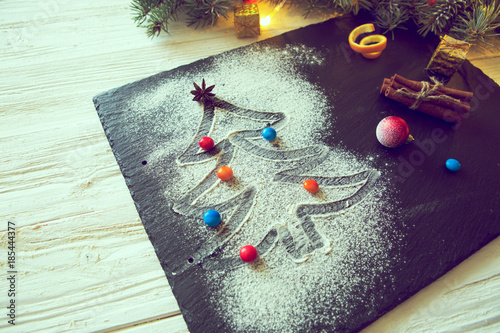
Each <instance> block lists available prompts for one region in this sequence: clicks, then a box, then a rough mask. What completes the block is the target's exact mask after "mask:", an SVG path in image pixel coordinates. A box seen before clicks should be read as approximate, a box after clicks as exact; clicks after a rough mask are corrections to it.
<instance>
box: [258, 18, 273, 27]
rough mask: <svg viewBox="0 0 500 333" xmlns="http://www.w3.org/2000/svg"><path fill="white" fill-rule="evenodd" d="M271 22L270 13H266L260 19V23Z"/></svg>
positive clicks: (266, 23)
mask: <svg viewBox="0 0 500 333" xmlns="http://www.w3.org/2000/svg"><path fill="white" fill-rule="evenodd" d="M269 24H271V15H267V16H266V17H264V18H262V19H260V25H262V26H267V25H269Z"/></svg>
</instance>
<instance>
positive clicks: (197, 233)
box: [130, 45, 395, 332]
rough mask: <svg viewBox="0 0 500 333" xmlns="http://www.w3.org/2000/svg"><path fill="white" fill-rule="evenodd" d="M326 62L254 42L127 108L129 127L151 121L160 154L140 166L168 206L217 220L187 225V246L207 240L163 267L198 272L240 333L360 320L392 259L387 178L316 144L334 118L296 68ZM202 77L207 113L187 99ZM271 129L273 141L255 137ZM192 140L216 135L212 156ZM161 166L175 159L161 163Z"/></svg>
mask: <svg viewBox="0 0 500 333" xmlns="http://www.w3.org/2000/svg"><path fill="white" fill-rule="evenodd" d="M322 57H323V56H322V55H321V54H320V53H319V52H318V51H317V50H315V49H311V48H306V47H304V46H301V45H296V46H287V47H286V48H283V49H276V48H269V47H261V46H255V47H253V48H250V49H249V50H248V49H247V50H242V51H238V52H232V53H229V54H223V55H220V56H216V57H215V58H214V60H213V63H212V65H211V67H210V68H206V67H204V68H200V69H199V70H198V71H197V72H188V73H184V75H183V76H182V77H180V76H179V77H176V78H172V79H165V80H164V81H163V82H161V84H160V85H158V86H157V87H155V88H153V89H150V90H148V91H146V92H144V93H142V94H141V95H138V96H136V97H135V98H134V99H133V101H132V102H131V104H130V110H136V112H132V111H131V113H130V117H151V118H152V119H153V121H152V123H154V124H155V125H154V128H152V129H151V131H152V133H156V134H155V135H153V138H152V139H156V145H157V147H158V148H157V149H156V150H155V151H154V152H153V153H152V154H151V155H150V156H148V165H149V166H150V165H153V166H157V167H154V168H153V167H151V168H149V170H151V171H150V172H156V173H159V175H158V177H157V178H160V179H162V184H161V186H162V187H163V188H164V189H165V192H164V193H165V204H172V203H173V209H174V211H176V212H178V213H180V214H182V215H185V216H186V217H194V218H198V219H199V218H201V216H202V214H203V211H204V210H206V209H209V208H216V209H220V210H221V211H222V215H223V226H221V227H220V228H219V229H217V230H208V231H207V227H205V226H203V225H202V223H200V224H199V226H191V227H190V229H189V233H186V238H187V239H186V240H187V241H188V239H189V238H190V237H192V238H193V239H194V238H196V239H203V240H204V242H203V244H202V246H201V248H200V249H199V250H198V251H197V252H196V253H190V254H186V258H184V259H183V260H182V262H179V263H177V266H176V265H173V266H172V267H174V273H175V272H182V271H184V270H185V269H187V268H189V265H193V264H201V265H202V267H203V268H204V269H206V274H207V276H208V278H207V280H208V281H210V284H208V285H207V287H208V288H211V290H212V291H213V293H212V294H213V297H212V299H211V300H210V302H211V303H212V304H213V306H214V307H215V308H216V309H217V310H218V313H220V315H221V317H223V319H224V320H225V321H226V322H227V323H228V324H229V325H230V327H232V328H233V329H234V330H235V331H252V332H269V331H273V330H274V331H280V332H294V331H297V330H298V329H301V330H307V328H308V327H312V325H314V324H318V323H321V322H322V321H324V323H325V324H328V323H329V325H333V324H334V323H336V321H339V320H342V318H343V317H344V316H343V314H345V313H346V312H348V311H350V307H351V306H352V304H353V303H357V304H359V303H363V306H366V309H367V311H369V310H368V309H370V307H371V306H373V304H375V303H376V302H377V298H376V297H375V296H370V295H371V294H370V292H369V291H370V290H371V289H372V288H373V286H374V285H375V284H376V283H377V281H378V280H377V276H378V275H379V274H380V272H382V271H386V270H388V267H390V266H391V262H392V261H393V260H395V259H394V258H391V257H389V256H388V253H389V251H390V250H391V247H392V243H391V241H392V239H393V238H394V237H393V235H390V234H389V231H388V230H390V224H391V223H393V222H392V219H393V217H392V216H391V215H390V214H388V213H387V212H388V211H390V205H389V203H388V201H389V198H390V196H391V192H390V190H389V188H388V185H387V182H386V181H385V177H384V171H383V170H376V169H375V168H374V166H373V162H372V161H370V158H368V157H363V156H355V155H354V154H352V153H350V152H349V151H347V150H346V149H344V148H342V147H333V148H332V147H326V146H324V145H322V144H321V142H320V136H321V131H322V128H324V127H325V126H326V125H327V124H325V122H326V117H325V115H326V114H329V113H332V112H333V113H335V111H336V110H335V108H334V106H332V105H328V104H327V101H326V98H325V95H324V92H323V91H322V90H321V89H320V88H319V87H316V86H314V85H312V84H311V83H309V82H308V81H306V80H305V78H303V77H301V76H300V75H299V74H297V73H298V71H297V66H300V67H304V66H307V67H311V68H316V69H317V68H319V66H321V63H322V61H323V60H322ZM202 78H205V81H206V82H207V85H212V84H215V89H214V90H213V92H214V93H216V95H217V98H216V101H215V102H214V105H213V109H210V107H209V108H208V109H207V107H206V106H205V110H204V108H203V105H201V104H198V103H196V102H193V101H191V99H192V95H190V94H189V90H192V82H197V83H198V84H199V83H201V79H202ZM225 103H226V104H225ZM328 119H332V117H331V116H328ZM268 123H270V124H271V125H272V126H273V127H274V128H275V129H276V130H277V132H278V140H276V142H267V141H265V140H263V139H261V138H260V137H259V132H260V131H261V130H262V128H264V127H265V126H266V125H267V124H268ZM328 125H329V126H328V128H332V126H330V124H328ZM333 127H334V126H333ZM130 130H134V129H133V128H131V129H130ZM200 136H211V137H212V138H213V139H214V141H215V143H216V145H217V146H216V148H217V151H218V153H217V154H212V155H211V154H210V153H206V152H203V151H201V150H200V149H199V148H198V147H197V146H196V144H197V139H199V138H198V137H200ZM169 159H170V160H171V159H176V160H177V163H176V164H173V167H170V168H167V167H164V166H163V165H164V164H165V161H166V160H169ZM371 159H373V158H371ZM220 165H230V166H231V168H232V169H233V171H234V175H235V177H234V179H233V180H231V181H228V182H221V181H219V180H218V179H217V178H216V176H215V170H216V169H217V167H218V166H220ZM306 178H313V179H318V180H319V183H320V188H321V191H320V192H319V193H317V194H316V195H311V194H310V193H309V192H307V191H305V190H304V189H303V188H302V186H301V182H302V181H303V180H304V179H306ZM192 220H193V219H192V218H191V219H190V221H192ZM224 223H226V225H225V226H224ZM210 232H212V234H210ZM247 244H252V245H258V246H257V247H258V249H260V250H261V251H259V252H260V255H261V259H260V260H259V261H258V262H257V263H254V264H242V262H241V260H240V259H239V258H238V251H239V249H240V248H241V247H242V246H244V245H247ZM213 254H216V255H215V256H213ZM209 256H210V258H208V257H209ZM188 259H189V260H188ZM359 295H362V297H361V298H360V299H357V298H356V297H360V296H359Z"/></svg>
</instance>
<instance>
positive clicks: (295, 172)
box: [172, 82, 380, 274]
mask: <svg viewBox="0 0 500 333" xmlns="http://www.w3.org/2000/svg"><path fill="white" fill-rule="evenodd" d="M203 83H204V82H203ZM195 87H197V89H198V88H199V87H198V86H197V85H195ZM210 88H212V89H213V86H212V87H209V88H208V89H209V90H208V92H210V91H211V89H210ZM203 90H205V85H204V84H203ZM193 93H194V92H193ZM214 96H215V95H214V94H212V93H210V94H209V95H203V96H201V95H200V97H199V98H198V99H196V97H195V99H194V100H198V101H201V102H202V103H203V117H202V120H201V123H200V126H199V128H198V130H197V132H196V134H195V136H194V138H193V141H192V142H191V143H190V145H189V146H188V147H187V149H186V150H185V151H184V152H183V153H182V154H181V155H180V156H179V157H178V158H177V162H178V164H179V165H180V166H186V165H193V164H197V163H202V162H206V161H208V160H213V159H216V164H215V166H214V168H213V169H212V170H211V171H210V172H209V174H208V175H206V177H205V178H204V179H203V180H202V181H201V182H200V183H199V184H198V185H196V186H195V187H194V188H192V189H190V190H189V191H188V192H187V193H186V194H185V195H183V196H181V197H180V198H179V199H178V200H177V201H176V202H175V203H174V205H173V207H172V208H173V210H174V211H175V212H176V213H179V214H181V215H184V216H186V217H191V218H195V219H200V220H202V216H203V213H204V212H206V211H207V210H208V209H214V210H217V211H218V212H219V213H220V214H221V216H222V222H221V225H219V226H218V227H217V228H216V231H214V232H215V233H216V236H215V237H214V238H213V239H211V240H210V241H208V242H205V243H203V244H201V245H200V246H199V247H198V248H197V250H196V251H195V252H194V253H192V254H190V255H189V256H188V257H186V259H185V261H184V262H183V263H180V264H179V265H178V266H177V267H178V269H176V270H175V271H174V274H178V273H182V272H183V271H185V270H186V269H188V268H189V267H191V266H193V265H196V264H201V265H202V267H203V268H204V269H208V270H219V269H235V268H237V267H239V266H242V265H244V264H245V263H244V262H243V261H242V260H241V259H240V258H239V257H236V256H235V257H231V258H221V256H220V251H221V250H222V249H223V248H224V247H225V246H226V245H227V243H228V241H229V240H230V239H231V238H232V237H233V236H234V235H235V234H236V233H237V232H238V231H239V230H241V229H242V228H244V225H245V223H246V222H247V221H248V220H249V218H250V216H251V214H252V210H253V208H254V206H255V202H256V197H257V196H258V192H259V189H258V188H257V186H252V185H250V186H247V187H246V188H244V189H243V190H242V191H240V193H238V194H236V195H235V196H233V197H232V198H230V199H228V200H224V201H222V202H219V203H217V204H215V205H210V206H203V205H198V200H199V199H200V197H202V196H203V195H205V194H207V193H209V192H210V191H211V190H212V189H213V188H214V187H215V186H217V184H218V183H219V182H220V180H219V179H218V177H217V169H218V168H219V167H220V166H224V165H231V162H232V161H233V160H234V157H235V154H236V151H237V150H238V149H240V150H243V151H245V152H246V153H248V154H250V155H252V156H254V157H256V158H260V159H265V160H269V161H275V162H296V163H297V164H298V165H297V164H296V166H295V167H294V168H291V169H287V170H284V171H281V172H278V173H276V174H275V175H274V177H273V181H275V182H279V183H288V184H295V185H298V184H302V183H303V182H304V181H305V180H307V179H310V178H312V177H311V176H310V175H308V173H309V172H311V171H312V170H314V169H315V168H316V167H317V166H319V165H320V164H321V163H323V162H324V161H325V160H326V159H327V158H328V155H329V148H328V147H326V146H319V145H318V146H310V147H305V148H300V149H294V150H277V149H267V148H263V147H260V146H258V145H257V144H255V143H253V142H252V141H255V140H262V134H261V133H262V130H263V129H264V128H265V127H268V126H272V127H273V128H277V129H279V128H282V127H283V126H284V125H285V123H286V121H287V118H286V116H285V114H284V113H281V112H262V111H254V110H250V109H245V108H241V107H239V106H236V105H233V104H231V103H229V102H227V101H224V100H221V99H219V98H217V97H214ZM216 108H219V109H224V110H226V111H227V112H229V113H230V114H233V115H234V116H237V117H242V118H246V119H250V120H253V121H256V122H262V123H263V124H266V125H264V126H262V128H260V129H257V130H242V131H237V132H233V133H231V134H229V135H228V136H227V137H226V138H224V139H223V140H221V141H220V142H218V143H217V144H216V145H215V146H214V147H213V148H212V149H211V150H209V151H203V150H201V149H200V147H199V145H198V141H199V140H200V139H201V138H202V137H205V136H208V135H209V133H210V131H211V130H212V128H213V126H214V122H215V109H216ZM379 176H380V173H379V172H378V171H377V170H364V171H361V172H358V173H355V174H352V175H346V176H340V177H326V176H320V177H318V176H315V177H314V180H316V182H317V183H318V184H319V186H320V187H321V188H327V187H332V188H335V187H349V186H356V187H358V189H357V190H356V191H355V192H354V193H353V194H351V195H350V196H348V197H346V198H343V199H341V200H336V201H331V202H322V203H317V204H311V203H307V204H306V203H304V204H299V205H297V206H295V209H294V214H293V215H294V218H296V219H298V220H299V225H300V227H301V232H300V235H299V236H297V235H295V237H294V236H293V235H292V233H291V232H290V228H289V226H288V224H284V225H273V226H271V228H270V229H269V230H268V231H267V234H266V235H265V237H264V238H263V239H262V240H261V241H260V242H259V243H258V244H257V245H256V246H255V247H256V249H257V251H258V253H259V256H260V257H261V258H263V257H265V256H266V255H268V253H269V252H270V251H271V250H272V249H273V248H274V247H275V246H276V244H280V245H282V246H284V247H285V249H286V251H287V253H288V254H289V255H290V257H291V258H292V260H294V261H296V262H303V261H305V260H307V258H308V257H309V256H310V255H311V254H312V253H313V252H314V251H317V250H321V251H323V252H324V253H325V254H328V253H330V252H331V251H332V249H331V246H330V242H329V240H328V239H326V238H325V237H324V235H322V234H321V233H320V232H319V231H318V230H317V228H316V225H315V222H314V220H313V217H314V216H329V215H333V214H335V213H337V214H338V213H342V212H343V211H344V210H346V209H348V208H351V207H353V206H355V205H356V204H357V203H359V202H361V201H362V200H364V198H365V197H366V196H367V195H368V194H369V193H370V192H371V191H372V189H373V187H374V184H375V182H376V180H377V179H378V178H379Z"/></svg>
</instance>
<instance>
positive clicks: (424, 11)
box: [416, 0, 466, 37]
mask: <svg viewBox="0 0 500 333" xmlns="http://www.w3.org/2000/svg"><path fill="white" fill-rule="evenodd" d="M465 8H466V2H465V0H436V1H435V2H434V4H425V5H423V4H419V5H418V6H417V7H416V10H417V11H418V15H417V23H418V25H420V29H419V30H418V32H419V33H420V34H421V35H422V36H424V37H425V36H426V35H427V34H428V33H429V32H433V33H435V34H436V35H440V34H442V33H446V32H448V30H449V29H450V28H451V27H452V25H453V24H454V23H455V21H456V19H457V15H458V13H460V12H462V11H464V10H465Z"/></svg>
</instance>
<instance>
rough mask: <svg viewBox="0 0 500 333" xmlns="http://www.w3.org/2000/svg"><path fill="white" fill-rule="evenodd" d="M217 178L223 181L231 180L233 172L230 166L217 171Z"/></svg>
mask: <svg viewBox="0 0 500 333" xmlns="http://www.w3.org/2000/svg"><path fill="white" fill-rule="evenodd" d="M217 177H219V179H221V180H229V179H231V178H232V177H233V170H232V169H231V168H230V167H228V166H221V167H220V168H219V169H217Z"/></svg>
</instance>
